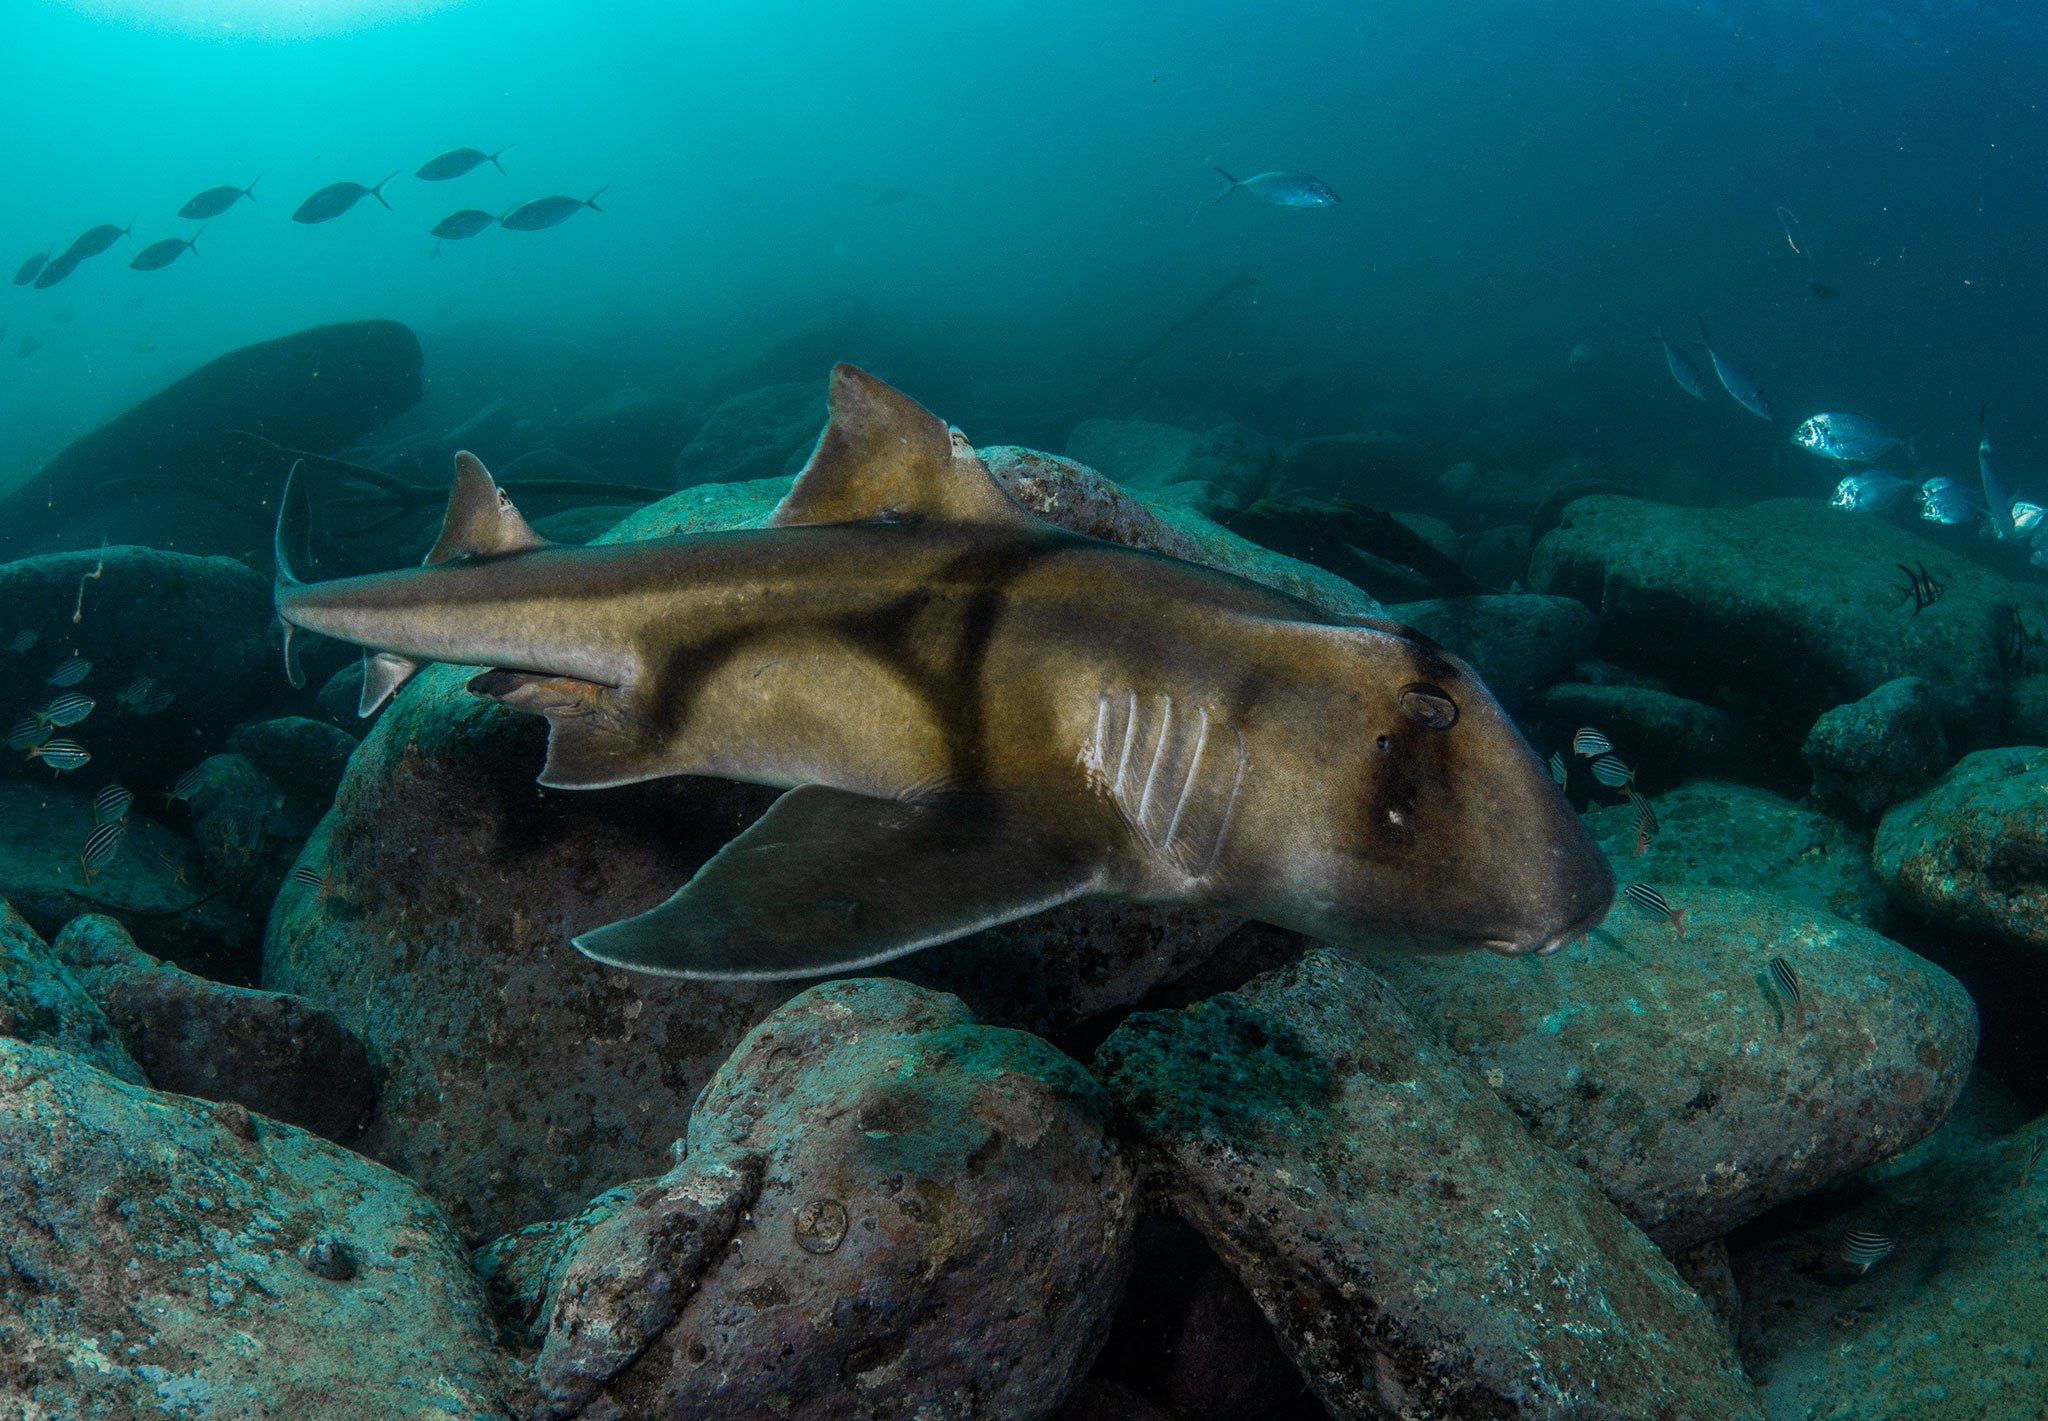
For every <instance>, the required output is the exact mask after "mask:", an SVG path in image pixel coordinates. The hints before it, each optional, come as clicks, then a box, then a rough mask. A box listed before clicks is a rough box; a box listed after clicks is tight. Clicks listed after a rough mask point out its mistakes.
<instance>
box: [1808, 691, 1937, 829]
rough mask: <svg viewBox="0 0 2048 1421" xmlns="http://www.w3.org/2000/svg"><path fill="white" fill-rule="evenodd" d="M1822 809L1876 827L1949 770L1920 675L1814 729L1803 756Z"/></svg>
mask: <svg viewBox="0 0 2048 1421" xmlns="http://www.w3.org/2000/svg"><path fill="white" fill-rule="evenodd" d="M1801 753H1802V754H1804V755H1805V756H1806V763H1807V765H1808V766H1810V767H1811V768H1812V770H1813V797H1814V801H1815V802H1816V803H1818V804H1819V805H1820V806H1821V807H1822V808H1823V809H1826V810H1827V811H1829V812H1830V813H1832V814H1839V815H1841V816H1842V817H1843V818H1845V819H1852V820H1855V821H1856V822H1858V823H1866V824H1867V823H1869V822H1870V821H1872V820H1874V819H1875V818H1877V816H1878V815H1880V814H1882V813H1883V812H1884V811H1885V810H1887V809H1889V808H1890V807H1891V806H1892V805H1894V804H1897V803H1898V802H1899V801H1900V800H1902V799H1907V798H1909V797H1911V796H1913V795H1916V794H1918V793H1920V791H1921V790H1923V789H1925V788H1927V786H1928V785H1929V784H1930V783H1932V782H1933V780H1934V777H1935V776H1936V775H1938V774H1940V773H1941V772H1942V771H1943V770H1945V769H1947V768H1948V764H1949V753H1948V738H1947V737H1946V736H1944V735H1943V734H1942V733H1941V718H1940V717H1939V716H1938V715H1937V714H1936V713H1935V709H1934V698H1933V697H1932V696H1930V695H1929V694H1928V692H1927V684H1926V683H1925V682H1924V681H1922V680H1920V678H1919V677H1917V676H1900V677H1898V678H1897V679H1895V680H1891V681H1887V682H1885V683H1884V684H1883V685H1882V686H1879V687H1878V688H1877V689H1876V690H1874V691H1872V692H1871V693H1870V694H1869V695H1867V696H1865V697H1864V698H1863V699H1862V700H1860V701H1851V702H1850V703H1849V704H1848V705H1845V706H1836V707H1835V708H1834V709H1833V710H1831V711H1828V712H1826V713H1825V714H1823V715H1822V716H1821V718H1820V719H1819V720H1816V721H1815V722H1814V723H1813V729H1812V730H1811V731H1809V732H1808V733H1807V736H1806V745H1805V748H1804V749H1803V750H1802V751H1801Z"/></svg>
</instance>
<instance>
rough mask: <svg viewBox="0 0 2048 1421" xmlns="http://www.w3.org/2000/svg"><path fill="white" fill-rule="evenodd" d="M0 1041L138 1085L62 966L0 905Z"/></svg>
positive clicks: (114, 1039) (114, 1038)
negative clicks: (62, 1056)
mask: <svg viewBox="0 0 2048 1421" xmlns="http://www.w3.org/2000/svg"><path fill="white" fill-rule="evenodd" d="M0 1036H4V1037H13V1038H14V1039H15V1040H17V1041H26V1042H29V1043H31V1044H33V1045H36V1046H48V1047H50V1048H51V1049H53V1050H57V1051H63V1052H66V1053H67V1054H69V1055H73V1056H76V1057H77V1058H78V1059H79V1060H81V1061H84V1062H85V1063H86V1064H87V1065H90V1066H96V1067H98V1068H99V1069H100V1070H103V1071H105V1072H107V1073H108V1074H109V1075H113V1076H118V1077H119V1078H120V1079H122V1080H124V1081H128V1082H130V1083H132V1084H135V1085H141V1084H142V1083H143V1080H144V1077H143V1074H142V1069H141V1067H140V1066H138V1065H137V1064H136V1062H135V1060H134V1058H133V1057H131V1056H130V1055H129V1054H128V1051H127V1048H126V1047H125V1046H123V1045H122V1044H121V1038H120V1036H119V1034H118V1033H116V1032H115V1030H114V1026H113V1023H112V1022H110V1021H108V1020H107V1018H106V1015H105V1013H103V1012H102V1011H101V1010H100V1008H99V1004H98V1003H96V1002H95V1001H93V999H92V997H91V995H90V994H89V993H87V991H86V990H85V987H84V985H83V984H82V983H81V982H79V980H78V978H77V977H75V976H74V975H73V974H72V973H71V971H70V969H69V968H67V967H66V966H65V965H64V963H63V961H62V960H61V959H60V958H58V956H57V955H56V954H55V953H54V952H52V951H51V950H50V948H49V946H48V945H47V944H46V943H44V941H43V940H42V939H41V938H40V937H37V936H36V933H35V930H34V929H33V928H31V927H30V926H29V925H28V924H27V923H25V922H23V921H22V920H21V918H20V916H19V915H17V914H16V913H15V911H14V910H13V909H12V908H10V907H8V906H7V903H6V901H5V900H4V899H0Z"/></svg>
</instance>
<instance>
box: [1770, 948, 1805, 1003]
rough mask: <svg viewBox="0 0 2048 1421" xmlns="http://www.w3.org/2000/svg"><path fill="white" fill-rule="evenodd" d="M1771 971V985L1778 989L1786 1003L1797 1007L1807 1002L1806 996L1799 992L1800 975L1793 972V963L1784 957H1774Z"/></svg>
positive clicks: (1771, 962)
mask: <svg viewBox="0 0 2048 1421" xmlns="http://www.w3.org/2000/svg"><path fill="white" fill-rule="evenodd" d="M1769 971H1770V974H1771V985H1772V986H1773V987H1776V988H1777V989H1778V991H1779V992H1780V993H1781V994H1782V995H1783V996H1784V998H1785V1000H1786V1001H1788V1002H1790V1003H1791V1004H1792V1005H1793V1006H1795V1007H1796V1006H1798V1005H1800V1004H1801V1003H1803V1002H1804V1001H1805V1000H1806V996H1805V994H1804V993H1802V992H1801V991H1800V990H1799V974H1798V973H1797V972H1794V971H1793V970H1792V964H1791V963H1789V962H1787V961H1786V960H1785V959H1784V958H1782V957H1773V958H1772V959H1771V961H1770V967H1769Z"/></svg>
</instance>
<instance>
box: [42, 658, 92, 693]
mask: <svg viewBox="0 0 2048 1421" xmlns="http://www.w3.org/2000/svg"><path fill="white" fill-rule="evenodd" d="M90 675H92V663H91V662H90V661H87V660H86V659H85V658H84V657H82V656H73V657H68V658H66V659H65V660H63V661H60V662H58V663H57V669H56V670H55V671H52V672H51V673H50V674H49V676H48V678H47V679H48V681H49V683H50V684H51V685H52V686H55V687H56V688H57V689H58V690H60V691H61V690H63V689H64V688H65V687H66V686H76V685H77V684H78V683H79V682H80V681H83V680H84V679H85V678H86V677H88V676H90Z"/></svg>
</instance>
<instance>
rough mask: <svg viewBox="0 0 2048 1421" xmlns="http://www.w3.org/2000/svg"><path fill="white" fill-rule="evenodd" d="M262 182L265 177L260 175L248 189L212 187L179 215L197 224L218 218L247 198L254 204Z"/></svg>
mask: <svg viewBox="0 0 2048 1421" xmlns="http://www.w3.org/2000/svg"><path fill="white" fill-rule="evenodd" d="M262 181H263V176H262V174H260V173H259V174H257V176H256V182H252V183H250V184H249V186H247V187H210V188H208V189H207V190H206V191H205V192H202V193H200V194H199V195H198V196H197V197H194V198H192V199H191V200H190V201H189V202H187V203H186V204H185V205H184V206H183V207H181V208H179V209H178V215H179V216H180V217H184V218H189V219H190V220H192V221H195V222H197V221H204V220H205V219H207V218H209V217H218V216H220V215H221V214H222V213H223V212H226V211H227V210H228V209H229V208H230V207H233V206H234V205H235V204H236V203H238V202H240V201H241V200H242V199H243V198H245V197H246V198H248V199H249V201H251V202H254V201H255V200H256V183H260V182H262Z"/></svg>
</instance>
